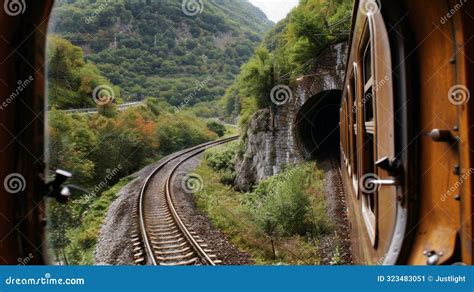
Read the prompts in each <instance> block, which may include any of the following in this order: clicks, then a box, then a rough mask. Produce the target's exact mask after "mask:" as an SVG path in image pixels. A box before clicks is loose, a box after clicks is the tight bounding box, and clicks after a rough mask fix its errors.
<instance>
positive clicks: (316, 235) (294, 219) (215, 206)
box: [195, 142, 334, 265]
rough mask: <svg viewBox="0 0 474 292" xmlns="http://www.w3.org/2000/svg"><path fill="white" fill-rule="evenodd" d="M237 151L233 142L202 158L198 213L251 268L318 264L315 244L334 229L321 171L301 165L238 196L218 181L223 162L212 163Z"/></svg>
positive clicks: (198, 170)
mask: <svg viewBox="0 0 474 292" xmlns="http://www.w3.org/2000/svg"><path fill="white" fill-rule="evenodd" d="M237 148H238V147H237V142H234V143H229V144H226V145H223V146H219V147H217V148H214V149H211V150H209V151H207V152H206V153H205V155H204V156H203V157H204V159H203V160H202V162H201V164H200V165H199V166H198V168H197V169H196V170H195V172H196V173H197V174H199V175H200V176H201V177H202V178H203V181H204V187H203V189H202V190H201V191H200V192H198V193H197V194H196V203H197V207H198V209H200V210H201V211H203V212H204V213H206V214H207V215H208V217H209V218H210V220H211V221H212V222H213V224H214V225H215V226H216V227H217V228H219V229H220V230H222V231H223V232H224V233H225V234H226V235H227V237H228V238H229V239H230V240H231V242H232V243H233V244H234V245H235V246H237V247H238V248H239V249H241V250H243V251H246V252H248V253H249V254H251V256H252V257H253V259H254V260H255V262H256V264H290V265H314V264H319V263H320V258H319V256H318V254H319V251H318V248H317V245H318V241H319V240H320V239H321V238H322V237H323V236H325V235H327V234H329V233H331V232H332V231H333V228H334V227H333V225H332V224H331V223H330V222H329V220H328V218H327V216H326V202H325V196H324V187H323V172H322V171H321V170H319V169H317V168H316V167H315V166H314V165H313V164H311V163H307V164H302V165H299V166H295V167H291V168H288V169H287V170H285V171H283V172H282V173H281V174H279V175H277V176H274V177H271V178H269V179H267V180H265V181H263V182H261V183H260V185H258V186H257V187H256V189H255V190H254V191H253V192H251V193H240V192H237V191H235V190H234V189H233V187H232V186H230V185H228V184H226V180H224V181H223V179H222V177H223V174H226V175H228V172H229V170H228V166H227V165H228V163H216V160H219V159H222V157H228V155H223V154H222V153H226V152H229V151H231V152H232V151H233V152H235V151H237ZM234 157H235V155H234ZM216 165H219V166H221V167H220V168H221V169H219V167H216ZM222 165H225V167H222Z"/></svg>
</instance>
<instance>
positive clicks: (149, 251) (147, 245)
mask: <svg viewBox="0 0 474 292" xmlns="http://www.w3.org/2000/svg"><path fill="white" fill-rule="evenodd" d="M237 138H238V137H237V136H232V137H229V138H225V139H222V140H218V141H212V142H208V143H204V144H201V145H198V146H195V147H192V148H189V149H187V150H183V151H181V152H178V153H176V154H174V155H172V156H170V157H169V158H167V159H166V160H165V161H163V162H162V163H160V164H159V165H158V167H156V168H155V169H154V170H153V172H152V173H151V174H150V175H149V176H148V177H147V179H146V180H145V183H144V184H143V187H142V189H141V191H140V195H139V200H138V217H139V229H140V234H141V238H142V241H143V245H144V249H145V254H146V259H148V260H149V261H150V263H151V264H152V265H158V264H159V263H158V262H157V260H156V257H155V255H154V252H153V246H152V244H151V242H150V238H149V234H148V230H147V225H146V220H145V210H144V209H145V206H144V201H145V196H146V192H147V190H148V187H149V185H150V183H151V181H152V180H153V178H154V177H155V176H156V175H157V174H158V173H159V172H160V171H161V170H162V169H163V168H164V167H165V166H166V165H168V164H169V163H170V162H171V161H173V160H176V159H178V158H181V157H183V156H185V155H187V154H189V153H192V152H195V153H193V154H192V155H190V156H189V157H186V159H183V161H181V162H180V163H179V164H178V165H177V166H175V167H174V168H173V170H172V171H171V173H170V175H169V176H168V178H167V181H166V184H165V195H166V199H167V202H168V205H169V206H168V207H169V209H170V211H171V213H172V215H173V219H174V220H175V222H176V224H177V225H178V227H179V228H180V230H181V232H182V233H183V234H184V236H185V237H186V239H187V240H188V242H189V244H191V246H192V247H193V249H195V252H197V253H198V256H200V257H201V259H204V260H205V261H206V262H207V263H208V264H210V265H213V261H212V259H210V257H209V256H208V255H207V254H206V252H205V251H204V250H203V249H202V247H201V246H200V245H199V243H197V241H196V240H195V239H194V237H193V236H192V234H191V233H190V232H189V230H188V229H187V228H186V226H185V224H184V223H183V222H182V220H181V218H180V217H179V214H178V213H177V211H176V209H175V208H174V205H173V202H172V199H171V191H170V190H171V187H170V181H171V177H172V176H173V175H174V173H175V171H176V170H177V168H178V167H179V166H180V165H182V164H183V163H184V162H185V161H188V160H189V159H191V158H193V157H195V156H196V155H198V154H200V153H202V152H204V151H206V150H207V149H209V148H211V147H214V146H217V145H221V144H225V143H228V142H231V141H234V140H236V139H237Z"/></svg>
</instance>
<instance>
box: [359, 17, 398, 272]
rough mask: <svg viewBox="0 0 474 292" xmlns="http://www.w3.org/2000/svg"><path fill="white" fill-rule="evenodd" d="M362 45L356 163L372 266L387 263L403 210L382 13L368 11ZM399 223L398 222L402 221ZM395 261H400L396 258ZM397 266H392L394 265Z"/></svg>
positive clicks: (388, 46)
mask: <svg viewBox="0 0 474 292" xmlns="http://www.w3.org/2000/svg"><path fill="white" fill-rule="evenodd" d="M363 27H364V29H363V30H362V33H361V37H360V40H361V41H360V43H359V47H358V51H357V53H358V57H357V60H358V62H357V65H358V66H359V67H360V68H359V69H358V70H357V69H356V72H357V74H358V78H356V83H357V94H356V95H357V96H356V100H357V111H356V114H357V122H358V126H357V132H356V134H357V142H358V145H357V146H358V147H357V155H356V156H357V164H358V176H357V177H358V178H359V185H358V187H359V191H358V194H359V196H360V200H359V201H360V202H359V206H360V211H359V212H360V213H359V214H360V217H362V220H361V221H362V222H363V224H364V229H365V233H366V234H367V236H366V240H367V242H366V244H365V245H364V246H365V248H366V249H367V250H365V252H364V253H365V257H367V259H366V261H367V262H368V263H381V262H382V261H383V262H387V261H386V258H387V254H389V253H391V249H393V245H392V240H393V238H392V235H393V234H394V230H395V228H397V212H398V211H400V210H399V209H400V206H399V204H398V200H397V192H400V191H401V190H400V186H399V185H400V179H401V178H399V177H397V174H395V171H394V169H393V168H395V164H396V161H397V160H396V152H395V133H394V127H395V121H394V115H395V112H394V102H393V100H394V97H393V77H392V67H391V66H392V65H391V55H390V43H389V40H388V37H387V30H386V28H385V24H384V21H383V18H382V15H381V13H374V14H372V13H368V14H367V15H366V18H365V25H364V26H363ZM398 223H399V222H398ZM392 258H396V256H395V257H392ZM393 263H394V262H393Z"/></svg>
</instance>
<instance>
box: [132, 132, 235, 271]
mask: <svg viewBox="0 0 474 292" xmlns="http://www.w3.org/2000/svg"><path fill="white" fill-rule="evenodd" d="M236 139H237V137H230V138H227V139H222V140H219V141H214V142H209V143H205V144H202V145H199V146H196V147H193V148H190V149H187V150H184V151H181V152H178V153H176V154H174V155H172V156H170V157H169V158H167V159H166V160H165V161H163V162H162V163H161V164H160V165H159V166H158V167H157V168H156V169H155V170H154V171H153V172H152V174H151V175H150V176H149V177H148V178H147V179H146V181H145V184H144V185H143V187H142V189H141V192H140V195H139V200H138V202H137V204H136V205H135V206H134V210H133V214H132V220H133V223H132V224H133V233H132V246H133V253H134V259H135V264H137V265H145V264H149V265H162V266H179V265H212V266H213V265H217V264H219V263H220V261H219V260H218V259H217V257H216V256H215V255H213V254H212V250H210V249H209V248H208V246H207V244H206V243H205V242H204V241H203V240H202V239H201V238H200V237H199V236H198V235H197V234H196V233H195V232H194V231H193V230H190V229H189V228H188V227H187V226H186V224H185V223H184V222H183V219H184V218H182V217H181V216H180V214H179V212H178V211H177V208H176V207H175V204H174V201H173V198H174V196H173V182H174V176H175V174H176V173H177V170H178V169H179V167H180V166H181V165H182V164H183V163H185V162H186V161H188V160H189V159H191V158H193V157H195V156H197V155H199V154H201V153H202V152H204V151H205V150H207V149H209V148H212V147H215V146H218V145H221V144H225V143H228V142H231V141H234V140H236Z"/></svg>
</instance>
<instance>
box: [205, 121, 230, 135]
mask: <svg viewBox="0 0 474 292" xmlns="http://www.w3.org/2000/svg"><path fill="white" fill-rule="evenodd" d="M207 128H208V129H209V130H210V131H212V132H214V133H216V134H217V136H219V137H222V136H224V135H225V132H226V128H225V126H224V125H223V124H221V123H218V122H216V121H211V122H208V123H207Z"/></svg>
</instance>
